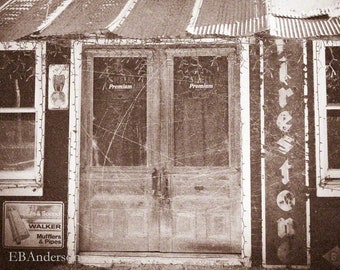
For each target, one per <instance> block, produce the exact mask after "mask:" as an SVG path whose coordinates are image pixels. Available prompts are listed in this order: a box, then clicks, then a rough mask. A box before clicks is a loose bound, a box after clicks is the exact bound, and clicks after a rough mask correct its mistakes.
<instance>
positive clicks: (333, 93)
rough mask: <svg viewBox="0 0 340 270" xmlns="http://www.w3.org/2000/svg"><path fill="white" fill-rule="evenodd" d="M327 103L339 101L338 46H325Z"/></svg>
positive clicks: (339, 56) (339, 69) (339, 54)
mask: <svg viewBox="0 0 340 270" xmlns="http://www.w3.org/2000/svg"><path fill="white" fill-rule="evenodd" d="M326 65H327V72H326V74H327V103H340V47H327V48H326Z"/></svg>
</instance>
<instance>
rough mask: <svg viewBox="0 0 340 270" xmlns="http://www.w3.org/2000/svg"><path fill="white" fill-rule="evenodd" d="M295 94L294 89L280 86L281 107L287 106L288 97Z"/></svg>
mask: <svg viewBox="0 0 340 270" xmlns="http://www.w3.org/2000/svg"><path fill="white" fill-rule="evenodd" d="M293 94H294V92H293V90H292V89H290V88H288V89H285V88H280V90H279V104H280V107H281V108H284V107H286V105H287V97H290V96H292V95H293Z"/></svg>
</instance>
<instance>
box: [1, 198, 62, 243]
mask: <svg viewBox="0 0 340 270" xmlns="http://www.w3.org/2000/svg"><path fill="white" fill-rule="evenodd" d="M63 218H64V204H63V203H62V202H4V204H3V224H4V227H3V231H2V233H3V235H2V239H3V246H4V247H17V248H19V247H20V248H28V247H29V248H62V247H63V243H64V241H63V236H64V227H63V224H64V221H63Z"/></svg>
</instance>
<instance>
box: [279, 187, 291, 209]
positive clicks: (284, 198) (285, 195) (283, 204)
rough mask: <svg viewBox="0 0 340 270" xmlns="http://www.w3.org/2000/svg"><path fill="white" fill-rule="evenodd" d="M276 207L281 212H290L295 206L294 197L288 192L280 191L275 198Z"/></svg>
mask: <svg viewBox="0 0 340 270" xmlns="http://www.w3.org/2000/svg"><path fill="white" fill-rule="evenodd" d="M276 203H277V205H278V207H279V208H280V209H281V210H283V211H286V212H288V211H290V210H292V209H293V207H294V206H295V196H294V194H293V193H291V192H290V191H288V190H283V191H281V192H280V193H279V194H278V195H277V197H276Z"/></svg>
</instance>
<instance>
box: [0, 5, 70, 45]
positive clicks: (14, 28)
mask: <svg viewBox="0 0 340 270" xmlns="http://www.w3.org/2000/svg"><path fill="white" fill-rule="evenodd" d="M63 1H64V0H54V1H49V0H14V1H11V2H8V3H5V4H4V5H3V6H2V7H3V8H2V9H1V10H0V41H10V40H16V39H20V38H22V37H25V36H27V35H29V34H31V33H32V32H34V31H36V29H37V27H38V26H39V25H40V24H41V23H42V22H44V21H45V20H46V19H47V18H48V16H49V15H50V14H51V13H53V12H54V11H55V10H56V9H57V8H58V6H59V5H60V4H61V3H62V2H63Z"/></svg>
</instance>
